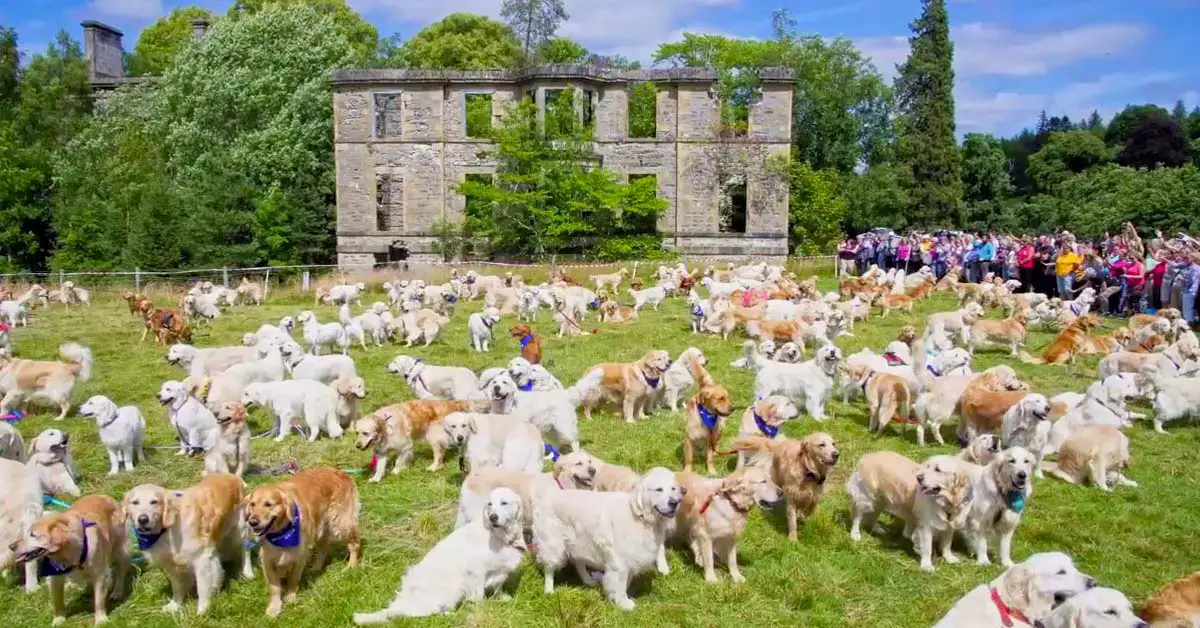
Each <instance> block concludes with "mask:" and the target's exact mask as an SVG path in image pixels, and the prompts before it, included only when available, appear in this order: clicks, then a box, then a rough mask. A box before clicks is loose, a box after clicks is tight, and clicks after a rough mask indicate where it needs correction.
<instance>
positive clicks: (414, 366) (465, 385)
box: [387, 355, 479, 400]
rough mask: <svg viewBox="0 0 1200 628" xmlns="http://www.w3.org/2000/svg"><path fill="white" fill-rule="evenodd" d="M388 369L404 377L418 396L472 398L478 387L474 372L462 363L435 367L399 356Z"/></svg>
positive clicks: (452, 398)
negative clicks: (461, 364) (460, 364)
mask: <svg viewBox="0 0 1200 628" xmlns="http://www.w3.org/2000/svg"><path fill="white" fill-rule="evenodd" d="M387 370H388V372H389V373H391V374H393V375H399V376H400V377H403V378H404V379H405V381H407V382H408V385H409V387H410V388H412V391H413V394H414V395H416V396H417V398H418V399H444V400H454V399H458V400H462V399H470V398H472V397H474V396H475V393H476V391H477V390H478V389H479V379H478V378H477V377H475V373H473V372H472V371H471V369H469V368H466V367H462V366H433V365H432V364H426V363H425V362H424V361H422V360H420V359H418V358H414V357H411V356H407V355H400V356H396V357H395V359H393V360H392V361H391V362H390V363H389V364H388V366H387Z"/></svg>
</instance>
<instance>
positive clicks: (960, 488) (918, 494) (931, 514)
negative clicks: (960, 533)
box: [846, 451, 971, 571]
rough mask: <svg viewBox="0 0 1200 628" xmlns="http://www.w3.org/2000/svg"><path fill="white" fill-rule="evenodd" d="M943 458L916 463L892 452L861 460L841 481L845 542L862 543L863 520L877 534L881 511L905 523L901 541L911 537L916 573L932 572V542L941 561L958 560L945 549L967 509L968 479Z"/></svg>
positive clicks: (869, 456)
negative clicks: (846, 510) (846, 513)
mask: <svg viewBox="0 0 1200 628" xmlns="http://www.w3.org/2000/svg"><path fill="white" fill-rule="evenodd" d="M945 458H949V457H948V456H934V457H933V458H930V459H929V460H927V461H925V462H924V463H923V464H917V463H916V462H913V461H912V460H909V459H908V458H905V457H904V456H902V455H900V454H898V453H895V452H891V451H877V452H874V453H869V454H867V455H865V456H863V457H862V458H861V459H859V461H858V466H857V467H855V469H854V473H852V474H851V475H850V479H849V480H847V481H846V492H847V493H849V495H850V516H851V519H852V520H851V523H850V538H851V540H854V541H860V540H862V524H863V521H864V520H865V521H866V522H867V524H868V525H869V526H870V527H871V529H872V531H873V532H874V533H876V534H881V533H882V528H880V526H879V525H878V523H877V522H876V518H877V517H878V515H879V513H880V512H886V513H888V514H890V515H892V516H893V517H896V518H897V519H899V520H901V521H903V522H904V537H905V538H907V539H911V540H912V543H913V549H915V550H916V552H917V556H918V557H919V558H920V560H921V571H933V570H934V566H933V543H934V541H935V540H936V541H937V543H938V550H939V553H940V554H941V556H942V559H943V560H945V561H946V562H947V563H949V564H954V563H957V562H959V558H958V557H957V556H955V555H954V553H953V552H951V551H950V544H951V542H952V541H953V540H954V533H955V531H956V530H959V529H961V528H962V527H963V526H964V525H965V523H966V519H967V515H968V514H969V513H970V511H971V476H970V475H969V474H967V473H964V472H960V471H959V470H958V468H957V466H956V465H955V464H954V463H953V462H952V461H950V460H944V459H945Z"/></svg>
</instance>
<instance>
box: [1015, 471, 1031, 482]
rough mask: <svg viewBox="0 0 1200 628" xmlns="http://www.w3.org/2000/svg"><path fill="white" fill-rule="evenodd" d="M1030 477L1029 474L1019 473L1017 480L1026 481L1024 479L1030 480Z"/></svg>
mask: <svg viewBox="0 0 1200 628" xmlns="http://www.w3.org/2000/svg"><path fill="white" fill-rule="evenodd" d="M1028 477H1029V474H1028V473H1025V472H1024V471H1018V472H1017V479H1018V480H1024V479H1026V478H1028Z"/></svg>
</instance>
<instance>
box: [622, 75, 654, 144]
mask: <svg viewBox="0 0 1200 628" xmlns="http://www.w3.org/2000/svg"><path fill="white" fill-rule="evenodd" d="M628 106H629V137H654V136H655V135H656V134H657V131H658V128H657V127H658V87H657V86H656V85H655V84H654V83H651V82H650V81H643V82H641V83H636V84H634V86H633V87H630V88H629V105H628Z"/></svg>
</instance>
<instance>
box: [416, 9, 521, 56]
mask: <svg viewBox="0 0 1200 628" xmlns="http://www.w3.org/2000/svg"><path fill="white" fill-rule="evenodd" d="M520 56H521V44H520V42H518V41H517V37H516V35H515V34H514V33H513V31H512V29H511V28H509V27H508V26H506V25H504V24H503V23H501V22H497V21H495V20H490V19H488V18H486V17H484V16H482V15H474V14H471V13H451V14H450V15H447V16H446V17H444V18H442V19H441V21H438V22H434V23H433V24H430V25H429V26H426V27H425V28H423V29H421V31H420V32H418V33H417V34H416V35H415V36H414V37H413V38H412V39H409V40H408V41H406V42H404V45H402V46H401V47H400V51H399V55H398V56H397V58H396V62H397V63H396V65H399V66H401V67H411V68H429V69H446V70H487V69H496V68H511V67H513V66H515V65H516V64H517V62H518V61H519V59H520Z"/></svg>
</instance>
